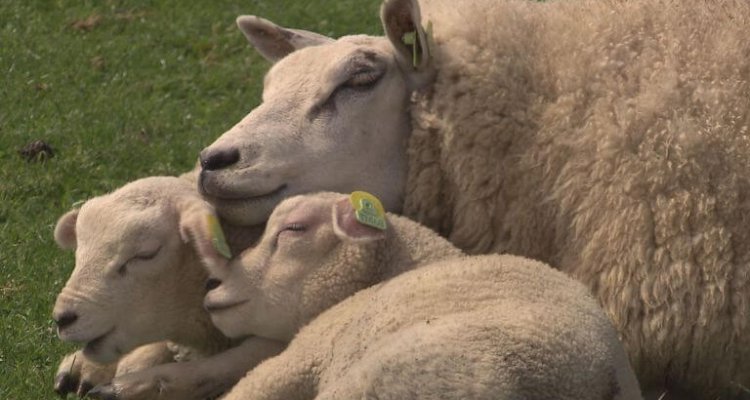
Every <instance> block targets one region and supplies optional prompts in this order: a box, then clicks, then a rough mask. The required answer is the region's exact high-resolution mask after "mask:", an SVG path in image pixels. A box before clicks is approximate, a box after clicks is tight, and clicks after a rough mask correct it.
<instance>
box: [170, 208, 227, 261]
mask: <svg viewBox="0 0 750 400" xmlns="http://www.w3.org/2000/svg"><path fill="white" fill-rule="evenodd" d="M177 210H178V212H179V214H180V236H181V237H182V240H183V241H184V242H185V243H188V242H191V243H192V244H193V247H194V248H195V251H196V252H197V253H198V256H199V257H200V258H201V261H203V263H204V264H205V265H206V266H207V267H209V268H213V267H217V268H219V267H222V266H224V265H226V264H227V260H228V259H230V258H231V257H232V256H231V253H230V251H229V246H228V245H227V242H226V239H225V238H224V233H223V232H222V230H221V226H220V225H219V220H218V217H217V216H216V211H215V210H214V208H213V207H211V205H210V204H208V203H207V202H206V201H204V200H200V199H184V200H183V201H181V202H180V203H179V204H178V205H177Z"/></svg>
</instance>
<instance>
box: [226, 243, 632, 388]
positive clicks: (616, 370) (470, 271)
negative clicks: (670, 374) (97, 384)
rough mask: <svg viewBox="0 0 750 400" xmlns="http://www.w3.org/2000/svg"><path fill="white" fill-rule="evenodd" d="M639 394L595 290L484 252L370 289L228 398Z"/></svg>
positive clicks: (306, 331) (323, 318)
mask: <svg viewBox="0 0 750 400" xmlns="http://www.w3.org/2000/svg"><path fill="white" fill-rule="evenodd" d="M313 398H314V399H320V400H324V399H325V400H332V399H341V400H343V399H360V398H362V399H364V398H378V399H487V400H489V399H528V400H532V399H538V400H546V399H552V398H554V399H570V400H573V399H576V400H583V399H591V400H601V399H639V398H640V392H639V389H638V382H637V381H636V379H635V375H634V373H633V371H632V369H631V368H630V365H629V363H628V360H627V356H626V355H625V351H624V349H623V348H622V344H621V343H620V342H619V340H618V338H617V332H616V331H615V330H614V328H613V327H612V325H611V323H610V322H609V320H608V319H607V316H606V315H605V314H604V313H603V312H602V310H601V309H600V308H599V306H598V305H597V304H596V301H595V300H594V299H593V298H592V297H591V296H590V295H589V294H588V292H587V290H586V289H585V288H584V287H583V286H582V285H580V284H579V283H577V282H574V281H573V280H572V279H570V278H568V277H566V276H564V275H563V274H562V273H561V272H557V271H554V270H552V269H551V268H549V267H548V266H547V265H544V264H541V263H539V262H534V261H530V260H528V259H523V258H520V257H514V256H500V255H492V256H477V257H471V258H467V259H464V260H460V261H459V260H453V261H446V262H439V263H436V264H431V265H429V266H426V267H424V268H420V269H418V270H415V271H411V272H406V273H404V274H403V275H400V276H398V277H396V278H394V279H392V280H390V281H387V282H386V283H383V284H380V285H377V286H375V287H372V288H369V289H365V290H362V291H360V292H358V293H357V294H355V295H354V296H352V297H350V298H348V299H346V300H344V301H343V302H341V303H339V304H337V305H336V306H334V307H332V308H331V309H329V310H327V311H326V312H324V313H323V314H322V315H320V316H319V317H317V318H316V319H314V320H313V321H312V322H311V323H310V324H309V325H308V326H306V327H305V328H303V329H302V330H301V331H300V333H299V334H298V335H297V336H296V337H295V339H294V340H293V341H292V342H291V343H290V344H289V347H288V349H287V350H286V351H284V352H283V353H282V354H281V355H279V356H277V357H275V358H273V359H270V360H268V361H266V362H265V363H263V364H261V365H260V366H258V367H257V368H256V369H255V370H253V371H252V372H251V373H250V374H249V375H248V376H247V377H246V378H245V379H243V380H241V381H240V382H239V383H238V385H237V386H236V387H235V388H233V389H232V391H230V393H228V394H227V396H226V398H225V400H240V399H243V400H247V399H258V400H261V399H262V400H282V399H284V400H289V399H295V400H303V399H313Z"/></svg>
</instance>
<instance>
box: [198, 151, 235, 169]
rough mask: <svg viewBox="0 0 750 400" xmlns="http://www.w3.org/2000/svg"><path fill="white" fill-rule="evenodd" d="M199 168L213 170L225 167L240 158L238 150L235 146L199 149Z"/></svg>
mask: <svg viewBox="0 0 750 400" xmlns="http://www.w3.org/2000/svg"><path fill="white" fill-rule="evenodd" d="M200 158H201V168H203V170H204V171H213V170H217V169H223V168H226V167H228V166H230V165H232V164H234V163H236V162H237V161H239V159H240V151H239V150H237V149H236V148H230V149H218V150H209V149H204V150H203V151H201V156H200Z"/></svg>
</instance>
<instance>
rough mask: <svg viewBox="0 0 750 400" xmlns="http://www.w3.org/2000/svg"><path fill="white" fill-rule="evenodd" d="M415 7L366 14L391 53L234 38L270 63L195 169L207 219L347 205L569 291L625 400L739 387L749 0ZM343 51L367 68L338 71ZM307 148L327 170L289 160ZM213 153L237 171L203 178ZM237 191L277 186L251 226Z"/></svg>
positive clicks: (744, 349) (749, 350)
mask: <svg viewBox="0 0 750 400" xmlns="http://www.w3.org/2000/svg"><path fill="white" fill-rule="evenodd" d="M421 3H422V4H421V14H422V15H421V17H420V15H419V11H415V10H416V9H417V8H419V7H415V2H412V1H411V0H388V1H386V2H385V5H384V9H383V20H384V26H385V28H386V33H387V35H388V37H389V39H390V46H384V45H383V43H382V40H384V39H382V38H374V37H362V36H352V37H343V38H340V39H338V40H336V41H332V40H323V39H320V38H319V37H316V36H314V35H309V34H305V33H304V32H300V31H292V30H285V29H283V28H280V27H278V26H275V25H273V24H271V23H269V22H268V21H263V20H259V19H257V18H256V19H253V18H252V17H245V18H241V19H240V20H239V23H240V28H241V29H242V30H243V32H244V33H245V35H246V36H247V37H248V39H250V42H251V43H252V44H253V46H255V47H256V49H258V50H259V51H260V52H261V54H263V55H264V56H266V57H267V58H269V59H271V60H272V61H274V62H276V65H274V67H273V68H272V69H271V71H270V72H269V75H268V79H267V81H266V88H265V90H264V103H263V104H262V105H261V106H260V107H259V108H258V109H256V110H254V111H253V112H252V113H251V114H249V115H248V116H247V117H246V119H244V120H243V121H241V122H240V123H239V124H237V125H236V126H235V127H233V128H232V129H230V130H229V131H228V132H226V133H225V134H224V135H223V136H222V137H221V138H219V139H218V140H217V141H216V142H215V143H214V144H213V145H211V146H210V147H208V148H207V149H206V150H205V153H204V154H203V156H204V157H203V161H204V170H203V174H202V175H201V185H202V186H201V187H203V189H204V192H205V193H206V195H207V196H208V197H209V198H210V199H211V201H212V202H213V203H214V204H215V205H216V206H217V210H218V211H219V213H222V214H224V215H225V216H227V217H228V218H230V220H233V221H235V222H238V223H239V222H242V223H248V222H252V223H257V222H259V221H261V220H262V219H263V218H265V217H267V215H268V212H267V211H266V210H270V208H271V206H272V205H273V204H274V202H278V201H279V200H280V199H281V198H283V197H284V196H285V195H288V194H290V193H292V194H293V193H300V192H303V191H305V190H316V189H317V190H336V191H351V190H357V189H360V188H363V189H365V190H368V191H372V192H373V193H375V194H377V195H378V196H380V197H381V198H383V199H384V204H386V206H387V207H389V208H390V209H392V210H394V211H402V212H403V213H404V214H405V215H407V216H409V217H411V218H414V219H416V220H418V221H420V222H422V223H424V224H426V225H428V226H430V227H432V228H435V229H436V230H438V231H439V232H440V233H442V234H443V235H445V236H446V237H448V238H449V239H450V240H451V241H452V242H454V243H455V244H457V245H458V246H459V247H460V248H462V249H464V250H466V251H467V252H469V253H492V252H499V253H503V252H505V253H513V254H519V255H524V256H527V257H530V258H536V259H540V260H542V261H544V262H547V263H549V264H551V265H553V266H556V267H558V268H560V269H561V270H563V271H565V272H568V273H570V274H571V275H572V276H575V277H576V278H578V279H580V280H581V281H583V282H585V283H586V284H587V285H588V286H589V287H590V288H591V289H592V290H593V292H594V295H595V297H596V298H597V299H598V300H599V301H600V303H601V304H602V305H603V307H604V308H605V310H606V312H607V313H608V315H609V316H610V317H611V318H612V320H613V321H614V324H615V326H616V327H617V329H618V330H619V332H620V333H621V335H622V338H623V340H624V342H625V344H626V348H627V350H628V353H629V355H630V358H631V360H632V362H633V363H634V365H635V368H636V370H637V372H638V376H639V378H640V380H641V382H642V384H644V386H646V387H660V386H663V385H666V387H667V389H669V390H670V391H671V390H677V391H679V390H685V391H687V392H690V393H693V394H695V395H697V396H698V397H701V398H714V397H715V396H716V395H718V394H721V393H725V392H729V393H731V392H736V391H737V390H739V387H740V385H744V386H746V387H748V386H750V326H749V325H750V320H749V319H748V318H747V315H748V314H749V313H750V270H749V269H748V266H747V265H748V260H750V245H749V244H748V243H750V240H749V239H750V230H748V229H747V227H746V220H747V219H748V218H750V202H748V201H747V198H748V197H749V196H750V162H749V161H748V157H747V154H750V139H749V136H748V134H749V133H750V132H748V129H750V128H748V126H750V41H748V40H747V38H748V37H750V3H748V2H747V1H743V0H723V1H717V2H712V1H696V2H691V3H689V4H688V3H685V2H681V1H677V0H657V1H654V0H632V1H620V0H606V1H601V0H579V1H549V2H532V1H521V0H504V1H496V0H476V1H466V2H462V3H461V6H460V7H456V6H455V4H454V2H452V1H447V0H424V1H422V2H421ZM414 26H417V27H419V26H425V27H426V26H430V27H431V31H432V40H431V41H430V39H429V35H426V34H423V33H422V32H421V31H420V30H419V29H417V33H418V34H419V35H417V39H416V42H418V44H420V46H421V47H419V48H421V51H420V54H421V56H418V57H412V54H411V53H410V51H411V49H412V47H411V45H410V46H405V45H404V44H402V40H403V37H404V34H405V33H408V32H409V31H411V30H414ZM279 38H286V39H279ZM428 42H430V43H431V44H430V45H429V46H427V45H426V43H428ZM310 45H315V46H313V47H310ZM357 48H358V49H359V50H361V51H362V53H363V54H364V58H367V57H369V58H370V59H373V60H375V61H376V62H375V63H367V62H355V63H352V62H351V60H352V59H355V60H356V59H357V57H353V56H351V55H352V54H355V55H356V54H358V53H356V52H355V51H354V50H353V49H357ZM414 48H417V47H414ZM295 49H297V50H296V51H293V50H295ZM426 49H429V50H426ZM292 51H293V52H292ZM290 52H291V54H289V55H286V54H288V53H290ZM428 53H429V56H427V55H428ZM394 60H395V62H394ZM394 64H397V65H398V67H397V68H396V67H394ZM363 65H364V67H363ZM360 70H364V71H365V72H366V73H367V74H359V75H357V74H356V73H355V74H354V75H352V74H351V73H350V72H349V73H342V72H341V71H355V72H356V71H360ZM381 72H383V73H382V74H381V75H377V74H380V73H381ZM368 74H369V75H368ZM371 76H382V77H381V78H379V79H380V80H381V81H375V84H370V86H364V85H361V83H360V82H370V81H371V80H372V79H371V78H370V77H371ZM331 77H334V78H331ZM332 79H333V83H331V80H332ZM341 82H344V84H341ZM337 85H338V86H337ZM357 85H360V90H359V91H357V92H352V91H350V90H348V89H349V88H351V87H352V86H357ZM412 89H415V90H416V95H415V96H414V102H413V104H411V106H410V105H409V103H408V95H409V94H410V92H411V90H412ZM331 93H332V94H331ZM329 94H330V96H329V97H328V98H327V99H326V97H325V96H328V95H329ZM383 104H386V105H390V106H391V108H385V106H384V105H383ZM316 107H317V108H316ZM394 108H395V109H398V110H409V111H404V114H407V113H410V115H411V125H412V127H411V128H409V127H406V128H404V126H405V125H404V124H403V119H404V118H405V117H404V115H402V114H401V111H393V109H394ZM320 110H323V111H322V112H321V111H320ZM389 112H390V113H393V114H388V113H389ZM305 117H307V119H305ZM269 121H271V122H269ZM373 121H377V122H376V123H374V122H373ZM269 124H271V125H269ZM300 132H304V135H303V134H301V133H300ZM359 133H363V134H359ZM287 137H288V138H289V140H288V142H287V141H285V140H286V138H287ZM394 137H396V138H401V139H402V140H404V141H405V140H406V139H407V138H408V141H409V143H408V146H407V145H405V144H397V145H396V146H394V145H393V143H399V142H397V141H394ZM331 138H334V139H331ZM341 138H344V139H346V140H343V139H341ZM373 138H374V139H373ZM302 140H304V142H301V141H302ZM326 140H329V141H334V140H335V141H336V142H335V144H328V147H324V146H321V145H320V142H321V141H323V142H325V141H326ZM364 140H372V142H362V143H360V141H364ZM355 141H356V142H355ZM287 143H288V144H287ZM300 143H302V145H300ZM274 145H278V146H283V149H284V150H286V152H283V153H280V152H279V151H281V150H278V149H276V148H275V147H274ZM362 148H367V149H368V150H367V151H362V150H361V149H362ZM313 149H314V151H315V152H316V153H315V154H316V158H315V159H316V160H320V159H327V160H331V161H330V165H331V166H333V167H330V168H329V169H332V171H330V170H325V169H323V171H324V172H323V173H321V172H320V171H319V170H318V169H313V168H308V167H306V166H302V167H300V165H296V164H295V163H293V162H289V160H290V159H297V157H296V156H295V155H294V153H295V152H296V153H299V154H298V155H299V157H300V158H299V159H302V158H301V157H304V156H305V154H308V153H309V152H310V151H313ZM320 149H327V151H329V152H328V153H326V154H319V153H320V151H321V150H320ZM371 149H376V150H383V149H389V150H388V151H387V152H385V153H386V155H381V154H380V153H378V152H377V151H372V150H371ZM404 149H406V150H407V156H408V157H407V159H408V173H406V172H405V171H404V173H406V175H407V176H406V178H405V182H404V181H402V180H399V179H400V178H399V177H400V176H401V172H400V171H399V168H400V167H399V166H400V165H403V164H404V163H403V162H402V161H401V158H402V151H403V150H404ZM233 151H239V158H237V160H238V161H236V163H235V164H232V165H227V163H218V162H216V161H217V160H227V157H225V156H224V155H226V154H236V153H232V152H233ZM277 154H283V156H278V155H277ZM352 154H355V155H356V158H355V159H354V160H350V156H351V155H352ZM388 157H390V158H388ZM373 158H375V159H373ZM390 159H394V160H396V161H395V162H394V163H393V164H390V165H388V164H387V165H385V166H383V164H382V163H381V161H382V160H390ZM274 160H275V161H277V164H279V165H280V166H279V165H276V164H274V163H273V162H272V161H274ZM230 164H231V163H230ZM321 164H323V163H321ZM342 164H343V165H342ZM371 166H375V167H371ZM319 168H325V165H322V166H320V167H319ZM290 171H291V172H290ZM362 171H366V172H362ZM348 173H357V174H360V175H359V178H358V179H357V177H356V176H355V177H352V176H349V175H348ZM321 175H324V177H325V178H326V179H325V180H321ZM289 176H294V179H292V178H289ZM331 177H338V181H336V185H334V184H332V183H330V182H329V181H331V179H330V178H331ZM296 181H303V182H308V183H310V184H309V185H307V186H304V185H299V184H296ZM382 182H386V183H387V184H382ZM287 184H288V185H287ZM402 184H403V185H404V186H403V187H405V192H403V193H394V190H393V188H394V187H399V186H400V185H402ZM257 185H260V186H262V187H268V188H275V187H280V188H282V189H281V191H280V192H274V193H272V194H269V195H268V196H266V197H264V203H263V206H262V207H255V205H256V204H258V203H257V202H253V201H249V202H247V203H245V205H243V203H242V202H238V201H236V199H237V198H238V196H239V194H242V193H247V191H248V189H252V188H253V187H256V186H257ZM311 185H312V186H315V185H317V187H313V188H310V187H309V186H311ZM250 194H255V192H252V191H251V192H250ZM224 198H227V199H230V200H229V201H225V200H224ZM401 205H403V207H401ZM401 208H403V209H402V210H401ZM249 209H253V210H255V212H253V211H248V210H249Z"/></svg>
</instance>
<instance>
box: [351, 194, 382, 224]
mask: <svg viewBox="0 0 750 400" xmlns="http://www.w3.org/2000/svg"><path fill="white" fill-rule="evenodd" d="M349 201H350V202H351V204H352V207H354V215H355V217H356V218H357V221H359V223H361V224H363V225H367V226H371V227H373V228H376V229H380V230H385V228H386V223H385V209H384V208H383V205H382V204H381V203H380V200H378V198H377V197H375V196H373V195H371V194H370V193H367V192H360V191H358V192H352V194H351V195H350V196H349Z"/></svg>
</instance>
